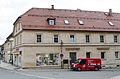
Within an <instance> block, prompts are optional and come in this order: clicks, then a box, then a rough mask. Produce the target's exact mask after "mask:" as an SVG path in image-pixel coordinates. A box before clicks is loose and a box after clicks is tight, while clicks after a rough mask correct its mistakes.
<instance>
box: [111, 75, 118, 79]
mask: <svg viewBox="0 0 120 79" xmlns="http://www.w3.org/2000/svg"><path fill="white" fill-rule="evenodd" d="M111 79H120V75H119V76H115V77H112V78H111Z"/></svg>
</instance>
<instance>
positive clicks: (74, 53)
mask: <svg viewBox="0 0 120 79" xmlns="http://www.w3.org/2000/svg"><path fill="white" fill-rule="evenodd" d="M75 60H76V52H70V64H72V63H74V62H75Z"/></svg>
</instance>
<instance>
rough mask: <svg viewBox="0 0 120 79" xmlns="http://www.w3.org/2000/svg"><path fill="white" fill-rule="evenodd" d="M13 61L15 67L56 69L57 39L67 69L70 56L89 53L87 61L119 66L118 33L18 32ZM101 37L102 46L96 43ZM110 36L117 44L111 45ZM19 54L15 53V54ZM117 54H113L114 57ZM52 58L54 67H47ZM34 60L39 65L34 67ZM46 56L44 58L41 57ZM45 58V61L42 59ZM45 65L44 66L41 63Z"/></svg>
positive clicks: (58, 49) (58, 48)
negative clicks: (38, 36)
mask: <svg viewBox="0 0 120 79" xmlns="http://www.w3.org/2000/svg"><path fill="white" fill-rule="evenodd" d="M55 34H57V35H58V43H54V35H55ZM14 35H15V37H14V40H16V41H14V44H15V45H14V46H15V47H14V50H13V54H14V56H13V58H14V60H13V61H14V64H15V65H16V66H19V67H22V68H26V67H60V66H61V58H60V54H61V40H62V41H63V48H62V53H63V54H64V57H63V61H64V60H67V61H68V62H67V63H65V64H64V66H65V67H69V65H70V61H71V56H70V54H71V53H74V55H75V58H76V59H77V58H86V55H87V54H86V53H87V52H88V53H90V54H89V55H90V58H101V55H102V53H104V56H103V58H102V66H103V67H119V66H120V39H119V38H120V34H119V33H117V32H82V31H41V30H40V31H39V30H21V31H20V32H18V34H14ZM37 35H41V42H40V43H38V42H37ZM70 35H74V43H70ZM86 35H89V43H86ZM101 35H103V36H104V43H100V36H101ZM114 36H117V43H115V42H114ZM17 52H19V53H17ZM115 52H117V54H115ZM50 54H51V55H53V56H54V55H56V56H58V57H57V58H56V60H57V61H56V62H57V64H52V65H51V64H50V61H49V60H48V59H49V56H48V55H50ZM37 55H38V58H41V57H44V59H45V61H43V60H42V59H41V62H40V63H41V64H38V65H37V63H38V62H37ZM45 55H46V56H45ZM39 56H41V57H39ZM46 58H48V59H46ZM42 62H47V64H45V63H42Z"/></svg>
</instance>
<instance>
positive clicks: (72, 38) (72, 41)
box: [70, 35, 74, 43]
mask: <svg viewBox="0 0 120 79" xmlns="http://www.w3.org/2000/svg"><path fill="white" fill-rule="evenodd" d="M70 43H74V35H70Z"/></svg>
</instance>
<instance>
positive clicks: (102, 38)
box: [100, 35, 104, 43]
mask: <svg viewBox="0 0 120 79" xmlns="http://www.w3.org/2000/svg"><path fill="white" fill-rule="evenodd" d="M100 42H101V43H104V36H103V35H100Z"/></svg>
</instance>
